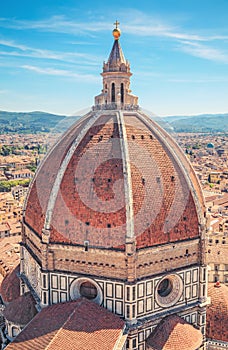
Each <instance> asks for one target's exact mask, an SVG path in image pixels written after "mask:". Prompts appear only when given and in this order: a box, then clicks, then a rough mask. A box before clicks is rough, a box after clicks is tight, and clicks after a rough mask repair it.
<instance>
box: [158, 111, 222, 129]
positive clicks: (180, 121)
mask: <svg viewBox="0 0 228 350" xmlns="http://www.w3.org/2000/svg"><path fill="white" fill-rule="evenodd" d="M163 119H164V120H165V121H166V122H167V123H168V124H169V125H170V126H171V127H172V129H173V131H175V132H198V133H200V132H204V133H208V132H212V133H213V132H228V114H202V115H195V116H170V117H165V118H163Z"/></svg>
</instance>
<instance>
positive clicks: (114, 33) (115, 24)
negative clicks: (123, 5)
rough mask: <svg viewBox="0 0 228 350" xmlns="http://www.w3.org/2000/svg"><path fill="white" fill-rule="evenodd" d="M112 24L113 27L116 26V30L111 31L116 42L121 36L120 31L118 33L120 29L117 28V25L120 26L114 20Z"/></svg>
mask: <svg viewBox="0 0 228 350" xmlns="http://www.w3.org/2000/svg"><path fill="white" fill-rule="evenodd" d="M113 24H114V26H116V28H115V29H113V31H112V35H113V36H114V39H115V40H118V39H119V37H120V35H121V31H120V29H119V28H118V25H119V24H120V22H118V21H117V20H116V21H115V23H113Z"/></svg>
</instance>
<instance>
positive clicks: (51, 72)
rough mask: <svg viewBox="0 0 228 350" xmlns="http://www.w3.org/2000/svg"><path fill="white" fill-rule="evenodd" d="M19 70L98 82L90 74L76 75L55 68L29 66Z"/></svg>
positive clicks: (94, 76)
mask: <svg viewBox="0 0 228 350" xmlns="http://www.w3.org/2000/svg"><path fill="white" fill-rule="evenodd" d="M21 68H23V69H26V70H29V71H33V72H35V73H38V74H45V75H54V76H62V77H68V78H74V79H76V80H79V81H96V82H97V81H98V80H100V79H99V77H97V76H96V75H92V74H78V73H75V72H72V71H69V70H64V69H55V68H42V67H37V66H30V65H23V66H21Z"/></svg>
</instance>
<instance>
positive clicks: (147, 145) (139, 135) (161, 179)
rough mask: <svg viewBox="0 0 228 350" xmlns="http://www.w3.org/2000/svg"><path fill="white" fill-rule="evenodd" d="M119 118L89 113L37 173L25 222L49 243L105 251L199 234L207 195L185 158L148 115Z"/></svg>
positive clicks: (102, 113) (104, 113) (139, 114)
mask: <svg viewBox="0 0 228 350" xmlns="http://www.w3.org/2000/svg"><path fill="white" fill-rule="evenodd" d="M119 118H120V117H119V114H118V112H114V111H109V112H99V113H98V114H95V112H90V113H89V114H88V115H86V116H85V117H84V118H82V119H81V120H80V121H78V122H77V123H76V124H75V125H73V126H72V127H71V128H70V129H69V130H68V132H67V133H66V134H65V136H63V137H62V139H61V140H60V141H59V142H58V143H57V144H56V145H55V147H54V148H53V149H52V150H51V152H50V153H49V155H48V156H47V157H46V159H45V161H44V162H43V164H42V165H41V166H40V168H39V170H38V172H37V174H36V176H35V179H34V182H33V185H32V186H31V188H30V193H29V195H28V199H27V205H26V213H25V217H24V221H25V223H26V224H27V225H29V226H30V228H32V229H33V230H34V231H35V232H36V233H37V234H38V235H39V236H41V234H42V229H43V228H45V229H47V230H49V232H50V241H51V242H55V243H56V242H59V243H73V244H79V245H84V242H85V240H86V241H89V244H90V246H93V247H105V248H118V249H124V246H125V242H126V239H127V237H135V238H136V241H137V248H138V249H140V248H144V247H148V246H154V245H158V244H164V243H167V242H176V241H180V240H185V239H191V238H197V237H199V234H200V233H199V218H198V214H197V207H198V208H200V207H201V209H202V210H204V205H203V199H202V198H203V197H202V193H201V190H200V187H199V184H198V180H197V178H196V175H195V174H194V171H193V170H192V168H191V166H190V165H189V163H188V161H187V159H186V157H185V155H184V154H182V152H181V150H180V149H179V147H178V146H177V145H176V143H175V142H174V141H173V140H172V139H171V138H170V137H169V136H168V134H166V133H165V131H163V130H162V129H161V128H159V127H158V125H157V124H156V123H155V122H153V121H152V120H151V119H150V118H148V117H147V116H145V115H144V114H141V113H138V112H135V113H134V112H123V113H122V121H120V119H119ZM123 130H125V133H124V136H123ZM128 158H129V159H128ZM189 179H191V181H189ZM195 193H196V194H197V198H196V195H195ZM132 218H134V220H133V221H132ZM132 222H133V226H132ZM75 232H77V234H75Z"/></svg>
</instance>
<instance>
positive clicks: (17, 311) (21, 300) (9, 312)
mask: <svg viewBox="0 0 228 350" xmlns="http://www.w3.org/2000/svg"><path fill="white" fill-rule="evenodd" d="M35 304H36V302H35V300H34V299H33V297H32V295H31V293H30V292H27V293H25V294H24V295H21V296H19V297H18V298H17V299H15V300H13V301H12V302H11V303H9V304H8V305H7V306H6V308H5V310H4V312H3V314H4V317H5V318H6V319H7V321H9V322H12V323H14V324H17V325H20V326H24V325H26V324H27V323H28V322H30V321H31V319H32V318H33V317H34V316H35V315H36V314H37V310H36V308H35Z"/></svg>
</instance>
